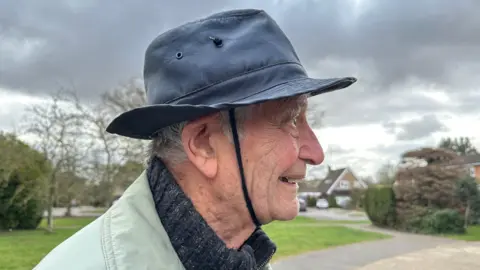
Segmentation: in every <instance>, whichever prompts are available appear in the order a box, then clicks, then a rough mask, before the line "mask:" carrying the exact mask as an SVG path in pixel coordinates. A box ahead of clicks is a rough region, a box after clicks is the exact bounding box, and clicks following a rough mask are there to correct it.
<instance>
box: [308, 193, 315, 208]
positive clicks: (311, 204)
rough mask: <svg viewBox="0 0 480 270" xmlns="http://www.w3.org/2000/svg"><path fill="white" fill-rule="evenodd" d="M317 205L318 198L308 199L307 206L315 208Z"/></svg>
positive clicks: (311, 197) (309, 197)
mask: <svg viewBox="0 0 480 270" xmlns="http://www.w3.org/2000/svg"><path fill="white" fill-rule="evenodd" d="M316 205H317V198H315V197H313V196H308V197H307V206H308V207H315V206H316Z"/></svg>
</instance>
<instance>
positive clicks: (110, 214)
mask: <svg viewBox="0 0 480 270" xmlns="http://www.w3.org/2000/svg"><path fill="white" fill-rule="evenodd" d="M101 240H102V248H103V252H104V256H105V258H106V266H107V269H111V270H127V269H128V270H129V269H138V270H144V269H145V270H147V269H148V270H150V269H151V270H153V269H155V270H167V269H168V270H184V269H185V268H184V267H183V265H182V263H181V262H180V260H179V259H178V256H177V254H176V252H175V250H174V249H173V247H172V245H171V243H170V239H169V237H168V235H167V233H166V231H165V229H164V228H163V226H162V223H161V221H160V218H159V217H158V215H157V212H156V210H155V206H154V202H153V198H152V194H151V192H150V188H149V186H148V181H147V177H146V173H145V172H143V173H142V174H141V175H140V177H139V178H138V179H137V180H135V182H134V183H133V184H132V185H131V186H130V187H129V188H128V189H127V190H126V191H125V192H124V194H123V195H122V197H121V198H120V199H119V200H118V201H117V202H116V203H115V204H114V205H113V206H112V207H111V208H110V209H109V210H108V211H107V212H106V213H105V216H104V219H103V226H102V239H101Z"/></svg>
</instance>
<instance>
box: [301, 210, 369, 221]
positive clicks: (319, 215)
mask: <svg viewBox="0 0 480 270" xmlns="http://www.w3.org/2000/svg"><path fill="white" fill-rule="evenodd" d="M300 215H301V216H305V217H311V218H315V219H318V220H348V221H363V220H365V221H367V220H368V217H367V215H366V214H365V213H364V212H360V211H354V210H344V209H339V208H333V209H332V208H329V209H317V208H308V209H307V211H306V212H300Z"/></svg>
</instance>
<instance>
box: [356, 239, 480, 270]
mask: <svg viewBox="0 0 480 270" xmlns="http://www.w3.org/2000/svg"><path fill="white" fill-rule="evenodd" d="M384 269H388V270H417V269H418V270H424V269H435V270H451V269H455V270H474V269H480V243H479V242H475V243H456V244H451V245H442V246H438V247H436V248H431V249H426V250H421V251H417V252H412V253H408V254H404V255H400V256H396V257H393V258H390V259H384V260H380V261H378V262H375V263H372V264H369V265H367V266H364V267H361V268H358V270H384Z"/></svg>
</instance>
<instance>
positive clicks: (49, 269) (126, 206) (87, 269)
mask: <svg viewBox="0 0 480 270" xmlns="http://www.w3.org/2000/svg"><path fill="white" fill-rule="evenodd" d="M65 269H69V270H167V269H168V270H184V269H185V268H184V267H183V265H182V263H181V261H180V260H179V258H178V256H177V254H176V252H175V250H174V249H173V247H172V245H171V243H170V240H169V237H168V235H167V233H166V232H165V230H164V228H163V226H162V223H161V221H160V217H159V216H158V214H157V212H156V209H155V206H154V202H153V197H152V194H151V192H150V188H149V185H148V181H147V177H146V173H145V172H144V173H142V174H141V175H140V177H139V178H138V179H137V180H135V182H134V183H133V184H132V185H131V186H130V187H129V188H128V189H127V190H126V191H125V192H124V194H123V195H122V197H121V198H120V199H119V200H118V201H117V202H116V203H115V204H114V205H113V206H112V207H110V208H109V209H108V210H107V211H106V212H105V213H104V214H103V215H102V216H100V217H99V218H97V219H96V220H95V221H93V222H92V223H90V224H89V225H87V226H85V227H84V228H82V229H81V230H79V231H78V232H77V233H75V234H74V235H72V236H71V237H70V238H68V239H67V240H65V241H64V242H62V243H61V244H60V245H58V246H57V247H56V248H54V249H53V250H52V251H51V252H50V253H49V254H48V255H47V256H45V257H44V258H43V259H42V261H41V262H40V263H39V264H38V265H37V266H36V267H35V268H34V269H33V270H65ZM269 269H271V267H270V265H267V266H266V267H265V268H264V269H263V270H269Z"/></svg>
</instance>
